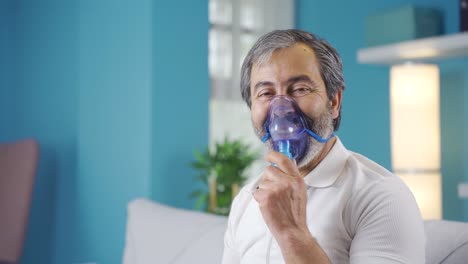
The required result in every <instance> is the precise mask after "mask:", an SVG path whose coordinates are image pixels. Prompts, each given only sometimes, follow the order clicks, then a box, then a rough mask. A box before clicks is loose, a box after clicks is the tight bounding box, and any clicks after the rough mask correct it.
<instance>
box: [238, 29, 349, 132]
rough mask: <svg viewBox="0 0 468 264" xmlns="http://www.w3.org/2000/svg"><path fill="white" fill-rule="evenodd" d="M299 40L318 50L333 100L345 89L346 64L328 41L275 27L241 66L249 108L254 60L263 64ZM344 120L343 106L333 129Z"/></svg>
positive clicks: (243, 90) (324, 76)
mask: <svg viewBox="0 0 468 264" xmlns="http://www.w3.org/2000/svg"><path fill="white" fill-rule="evenodd" d="M297 43H304V44H306V45H307V46H309V47H310V48H311V49H312V50H314V52H315V55H316V56H317V59H318V61H319V70H320V75H321V77H322V79H323V81H324V83H325V87H326V89H327V96H328V98H329V99H331V98H333V97H334V96H335V95H336V93H337V92H338V91H340V90H344V88H345V81H344V78H343V65H342V62H341V58H340V55H339V54H338V52H337V51H336V50H335V48H333V47H332V46H331V45H330V44H329V43H328V42H327V41H326V40H324V39H322V38H320V37H318V36H316V35H314V34H311V33H309V32H305V31H302V30H297V29H288V30H275V31H272V32H270V33H267V34H265V35H263V36H262V37H260V39H258V40H257V42H256V43H255V44H254V46H253V47H252V49H250V51H249V53H248V54H247V56H246V57H245V59H244V62H243V64H242V69H241V84H240V88H241V94H242V98H243V99H244V101H245V102H246V103H247V105H248V106H249V108H250V107H251V103H252V102H251V98H250V74H251V71H252V66H253V64H254V63H259V64H263V63H265V62H266V61H268V59H269V58H270V57H271V55H272V54H273V52H274V51H276V50H278V49H284V48H288V47H291V46H293V45H295V44H297ZM340 122H341V107H340V112H339V114H338V117H337V118H335V119H334V120H333V129H334V130H335V131H337V130H338V128H339V126H340Z"/></svg>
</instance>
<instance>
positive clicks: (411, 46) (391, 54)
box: [357, 32, 468, 65]
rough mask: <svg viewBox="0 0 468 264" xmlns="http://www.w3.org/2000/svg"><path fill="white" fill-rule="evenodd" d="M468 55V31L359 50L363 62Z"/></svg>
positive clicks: (358, 58) (430, 59)
mask: <svg viewBox="0 0 468 264" xmlns="http://www.w3.org/2000/svg"><path fill="white" fill-rule="evenodd" d="M464 56H468V32H464V33H457V34H452V35H443V36H437V37H431V38H424V39H417V40H412V41H405V42H399V43H395V44H390V45H384V46H376V47H370V48H365V49H360V50H358V53H357V60H358V62H359V63H362V64H380V65H392V64H398V63H403V62H408V61H416V62H418V61H438V60H440V59H446V58H453V57H464Z"/></svg>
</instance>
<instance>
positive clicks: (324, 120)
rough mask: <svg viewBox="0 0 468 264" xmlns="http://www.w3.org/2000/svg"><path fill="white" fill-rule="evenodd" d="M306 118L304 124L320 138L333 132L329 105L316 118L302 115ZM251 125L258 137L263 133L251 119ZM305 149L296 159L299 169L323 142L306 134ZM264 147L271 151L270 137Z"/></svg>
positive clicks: (315, 154) (311, 158) (306, 163)
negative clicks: (300, 156) (302, 154)
mask: <svg viewBox="0 0 468 264" xmlns="http://www.w3.org/2000/svg"><path fill="white" fill-rule="evenodd" d="M304 117H305V119H306V126H307V128H308V129H309V130H311V131H313V132H314V133H315V134H317V135H319V136H320V137H321V138H328V137H330V135H331V134H332V133H333V117H332V108H331V106H329V107H328V111H325V113H323V114H322V115H321V116H320V117H318V118H317V120H313V119H312V118H309V117H308V116H306V115H304ZM251 121H252V127H253V128H254V132H255V134H256V135H257V137H258V138H259V139H261V138H262V137H263V135H265V130H264V128H263V126H262V127H261V130H260V129H258V128H257V127H256V125H255V124H254V122H253V120H251ZM307 140H308V142H307V146H308V147H307V150H306V154H305V155H304V156H303V157H302V158H301V159H300V160H297V161H296V162H297V167H298V168H299V170H301V169H302V168H306V167H307V166H308V165H309V164H310V163H311V162H312V161H314V159H316V158H317V156H318V155H319V154H320V153H321V152H322V150H323V148H324V146H325V143H321V142H319V141H317V140H316V139H315V138H313V137H311V136H308V137H307ZM265 147H266V148H267V149H268V150H269V151H271V150H273V144H272V141H271V138H270V139H269V140H267V141H266V142H265Z"/></svg>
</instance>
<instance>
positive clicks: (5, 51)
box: [0, 1, 14, 141]
mask: <svg viewBox="0 0 468 264" xmlns="http://www.w3.org/2000/svg"><path fill="white" fill-rule="evenodd" d="M12 19H13V1H0V58H1V59H0V141H2V140H7V139H8V138H9V137H10V131H11V130H12V126H13V120H12V115H13V112H12V111H13V110H12V105H11V100H12V93H13V87H12V86H13V79H12V77H11V76H12V74H13V65H12V64H13V57H12V55H13V53H14V52H13V50H14V46H13V45H12V44H13V43H12V32H13V23H12Z"/></svg>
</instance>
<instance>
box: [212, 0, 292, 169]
mask: <svg viewBox="0 0 468 264" xmlns="http://www.w3.org/2000/svg"><path fill="white" fill-rule="evenodd" d="M209 21H210V32H209V41H208V42H209V73H210V82H211V98H210V124H209V126H210V128H209V131H210V136H209V142H210V146H213V145H214V144H215V142H219V141H221V140H223V139H224V137H226V136H227V137H229V138H236V139H237V138H240V139H242V140H243V141H244V142H246V143H248V144H249V145H251V146H253V147H254V148H257V149H261V146H262V144H261V142H260V140H259V139H258V138H257V137H256V136H255V134H254V132H253V129H252V126H251V122H250V110H249V109H248V107H247V105H246V104H245V103H244V102H243V101H242V98H241V95H240V69H241V66H242V62H243V60H244V58H245V56H246V55H247V52H248V51H249V50H250V48H251V47H252V46H253V44H254V43H255V41H256V40H257V39H258V38H259V37H260V36H261V35H263V34H264V33H266V32H269V31H271V30H274V29H286V28H293V27H294V0H209ZM252 167H253V168H252V169H251V172H250V173H249V174H250V175H251V176H255V175H257V174H258V173H259V170H261V168H262V167H263V165H262V163H261V161H259V162H257V163H256V164H255V165H254V166H252Z"/></svg>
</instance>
